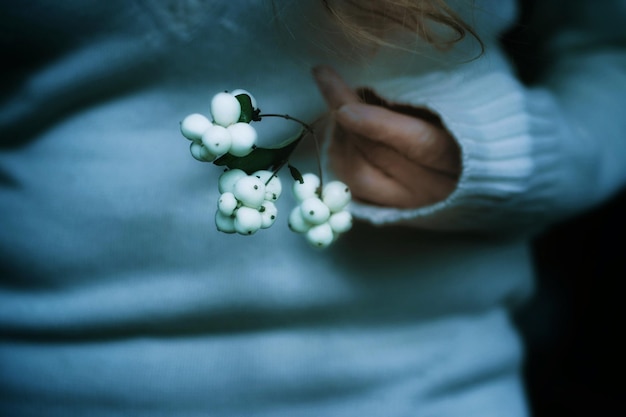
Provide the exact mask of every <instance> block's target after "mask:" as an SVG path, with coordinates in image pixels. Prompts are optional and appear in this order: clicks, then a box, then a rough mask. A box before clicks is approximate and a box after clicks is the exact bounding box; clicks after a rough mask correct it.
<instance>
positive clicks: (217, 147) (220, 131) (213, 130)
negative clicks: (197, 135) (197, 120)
mask: <svg viewBox="0 0 626 417" xmlns="http://www.w3.org/2000/svg"><path fill="white" fill-rule="evenodd" d="M231 142H232V139H231V138H230V133H229V132H228V130H227V129H226V128H225V127H222V126H211V127H210V128H208V129H207V130H206V131H205V132H204V134H203V135H202V144H203V145H204V146H205V147H206V148H207V149H208V150H209V151H211V153H214V154H215V155H223V154H225V153H226V152H228V151H229V150H230V144H231Z"/></svg>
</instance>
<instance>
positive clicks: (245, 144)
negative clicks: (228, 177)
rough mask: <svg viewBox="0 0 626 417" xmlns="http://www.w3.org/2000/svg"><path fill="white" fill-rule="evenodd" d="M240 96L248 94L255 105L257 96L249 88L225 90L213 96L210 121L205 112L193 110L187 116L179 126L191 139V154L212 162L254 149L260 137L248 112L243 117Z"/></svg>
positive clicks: (199, 159)
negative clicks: (252, 124) (200, 112)
mask: <svg viewBox="0 0 626 417" xmlns="http://www.w3.org/2000/svg"><path fill="white" fill-rule="evenodd" d="M238 96H247V97H248V98H249V100H250V103H251V105H252V108H256V100H255V99H254V97H253V96H252V95H251V94H250V93H248V92H247V91H246V90H241V89H238V90H234V91H232V92H231V93H227V92H223V93H218V94H216V95H215V96H213V99H212V100H211V115H212V116H213V121H212V122H211V121H210V120H209V119H208V118H207V117H205V116H204V115H202V114H199V113H194V114H190V115H189V116H187V117H185V119H184V120H183V121H182V123H181V125H180V130H181V132H182V134H183V136H185V137H186V138H187V139H189V140H191V147H190V151H191V155H192V156H193V157H194V158H195V159H197V160H198V161H202V162H213V161H214V160H215V159H216V158H217V157H219V156H222V155H224V154H226V153H229V154H231V155H233V156H240V157H241V156H246V155H248V154H249V153H250V152H252V150H253V149H254V145H255V143H256V140H257V133H256V129H255V128H254V127H252V126H251V125H250V124H249V122H250V120H247V121H246V119H248V118H246V117H245V116H244V117H242V108H241V102H240V100H239V99H238Z"/></svg>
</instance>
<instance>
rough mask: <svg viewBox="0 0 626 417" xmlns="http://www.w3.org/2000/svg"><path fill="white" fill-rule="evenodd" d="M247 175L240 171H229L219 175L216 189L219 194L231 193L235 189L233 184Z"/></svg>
mask: <svg viewBox="0 0 626 417" xmlns="http://www.w3.org/2000/svg"><path fill="white" fill-rule="evenodd" d="M247 176H248V174H246V173H245V171H243V170H241V169H236V168H235V169H229V170H228V171H225V172H224V173H222V175H220V178H219V180H218V181H217V188H218V189H219V191H220V193H226V192H231V193H232V192H233V190H234V189H235V184H236V183H237V181H239V180H240V179H242V178H243V177H247Z"/></svg>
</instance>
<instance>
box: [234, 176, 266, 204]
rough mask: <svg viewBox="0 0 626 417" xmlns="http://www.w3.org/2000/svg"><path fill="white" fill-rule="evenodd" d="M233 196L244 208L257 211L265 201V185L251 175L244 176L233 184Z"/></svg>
mask: <svg viewBox="0 0 626 417" xmlns="http://www.w3.org/2000/svg"><path fill="white" fill-rule="evenodd" d="M233 194H234V195H235V197H236V198H237V200H239V201H241V203H242V204H243V205H244V206H248V207H252V208H255V209H258V208H260V207H261V204H263V202H264V201H265V184H263V181H261V180H260V179H258V178H257V177H255V176H253V175H250V176H247V175H246V176H245V177H243V178H241V179H240V180H239V181H237V182H236V183H235V187H234V188H233Z"/></svg>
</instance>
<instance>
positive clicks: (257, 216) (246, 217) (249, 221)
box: [235, 206, 263, 235]
mask: <svg viewBox="0 0 626 417" xmlns="http://www.w3.org/2000/svg"><path fill="white" fill-rule="evenodd" d="M262 224H263V218H262V217H261V213H259V210H256V209H253V208H251V207H245V206H244V207H239V208H238V209H237V212H236V213H235V230H236V231H237V233H239V234H242V235H252V234H254V233H256V232H257V231H258V230H259V229H260V228H261V225H262Z"/></svg>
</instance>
